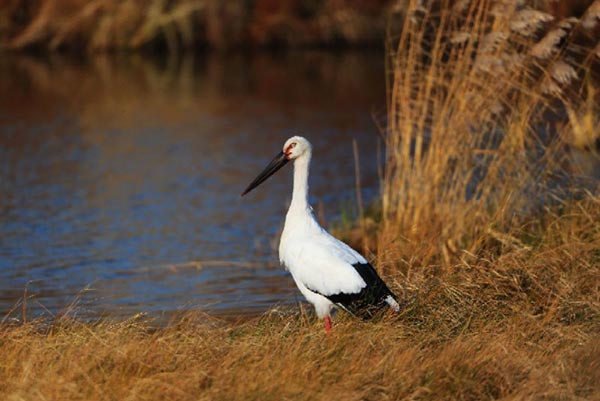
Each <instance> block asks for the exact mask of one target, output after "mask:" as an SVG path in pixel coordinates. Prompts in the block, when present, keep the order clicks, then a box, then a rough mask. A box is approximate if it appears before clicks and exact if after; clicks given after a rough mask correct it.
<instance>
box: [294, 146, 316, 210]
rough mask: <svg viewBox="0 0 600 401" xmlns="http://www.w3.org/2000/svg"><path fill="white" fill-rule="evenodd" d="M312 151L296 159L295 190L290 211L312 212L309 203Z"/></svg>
mask: <svg viewBox="0 0 600 401" xmlns="http://www.w3.org/2000/svg"><path fill="white" fill-rule="evenodd" d="M310 158H311V154H310V152H306V153H305V154H303V155H302V156H300V157H298V158H297V159H296V160H294V192H293V193H292V203H291V204H290V209H289V212H303V211H309V212H310V205H309V204H308V170H309V167H310Z"/></svg>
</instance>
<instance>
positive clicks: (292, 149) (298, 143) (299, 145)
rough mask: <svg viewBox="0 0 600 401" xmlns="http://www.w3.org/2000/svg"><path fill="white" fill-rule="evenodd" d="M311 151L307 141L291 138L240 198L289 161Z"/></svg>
mask: <svg viewBox="0 0 600 401" xmlns="http://www.w3.org/2000/svg"><path fill="white" fill-rule="evenodd" d="M311 151H312V145H311V144H310V142H308V140H307V139H306V138H304V137H301V136H293V137H291V138H290V139H288V140H287V141H285V144H284V145H283V151H281V152H279V153H278V154H277V156H275V158H273V160H271V162H270V163H269V164H268V165H267V167H265V169H264V170H263V171H262V172H261V173H260V174H259V175H258V176H257V177H256V178H255V179H254V181H252V182H251V183H250V185H248V187H247V188H246V189H245V190H244V192H242V196H244V195H246V194H247V193H248V192H250V191H252V190H253V189H254V188H256V187H257V186H259V185H260V184H262V183H263V182H264V181H266V180H267V178H269V177H270V176H272V175H273V174H275V172H276V171H277V170H279V169H280V168H282V167H283V166H285V165H286V164H287V162H289V161H290V160H295V159H297V158H299V157H301V156H303V155H309V156H310V153H311Z"/></svg>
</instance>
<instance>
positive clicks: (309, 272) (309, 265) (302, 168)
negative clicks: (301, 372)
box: [279, 137, 399, 318]
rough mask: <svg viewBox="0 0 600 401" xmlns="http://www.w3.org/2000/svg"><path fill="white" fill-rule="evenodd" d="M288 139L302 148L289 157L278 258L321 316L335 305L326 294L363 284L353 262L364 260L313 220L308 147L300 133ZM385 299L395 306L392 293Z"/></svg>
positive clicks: (351, 291)
mask: <svg viewBox="0 0 600 401" xmlns="http://www.w3.org/2000/svg"><path fill="white" fill-rule="evenodd" d="M292 140H295V141H296V142H300V141H302V142H303V145H304V146H305V147H306V148H305V149H304V150H303V152H302V153H301V154H300V155H299V156H297V157H296V158H294V159H293V160H294V190H293V195H292V201H291V204H290V207H289V210H288V212H287V215H286V219H285V226H284V229H283V233H282V234H281V241H280V243H279V259H280V261H281V263H282V264H283V265H284V266H285V267H286V268H287V269H288V270H289V272H290V273H291V275H292V277H293V278H294V281H295V282H296V285H297V286H298V288H299V289H300V292H302V295H304V297H305V298H306V299H307V300H308V301H309V302H310V303H311V304H313V305H314V307H315V310H316V313H317V316H318V317H319V318H325V317H328V316H329V314H330V312H331V309H332V308H333V307H334V306H335V305H336V304H334V303H333V302H332V301H331V300H330V299H328V298H327V296H332V295H335V294H357V293H359V292H361V290H363V289H364V288H365V287H366V286H367V283H366V282H365V280H364V279H363V278H362V277H361V275H360V274H359V272H358V271H357V270H356V269H355V267H354V266H353V265H356V264H367V263H368V262H367V260H366V259H365V258H364V257H363V256H362V255H361V254H359V253H358V252H356V251H355V250H354V249H352V248H350V247H349V246H348V245H346V244H345V243H343V242H341V241H339V240H338V239H336V238H334V237H333V236H332V235H331V234H329V233H328V232H327V231H326V230H324V229H323V228H322V227H321V226H320V225H319V223H318V222H317V221H316V219H315V217H314V215H313V212H312V208H311V207H310V205H309V203H308V173H309V168H310V161H311V156H312V147H311V145H310V143H309V142H308V141H307V140H305V139H304V138H302V137H294V138H291V139H290V140H288V142H290V141H292ZM288 142H286V146H288ZM284 149H285V147H284ZM385 301H386V302H387V303H388V304H389V305H390V307H392V308H393V309H395V310H398V309H399V306H398V303H397V302H396V301H395V299H394V298H393V297H392V296H388V297H387V298H386V300H385ZM340 306H341V305H340Z"/></svg>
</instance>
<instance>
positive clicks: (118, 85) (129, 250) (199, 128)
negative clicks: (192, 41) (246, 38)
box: [0, 52, 385, 318]
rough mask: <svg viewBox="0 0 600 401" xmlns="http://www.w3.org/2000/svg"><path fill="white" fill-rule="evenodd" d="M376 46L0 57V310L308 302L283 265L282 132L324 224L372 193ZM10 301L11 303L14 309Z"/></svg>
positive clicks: (99, 311) (224, 308)
mask: <svg viewBox="0 0 600 401" xmlns="http://www.w3.org/2000/svg"><path fill="white" fill-rule="evenodd" d="M384 86H385V83H384V72H383V55H382V54H380V53H370V52H367V53H354V52H352V53H341V54H328V53H322V52H297V53H294V52H292V53H287V54H284V55H270V54H261V55H253V56H231V57H221V56H216V55H215V56H207V57H204V56H190V57H182V58H173V59H161V60H157V59H148V58H144V57H142V56H127V57H125V56H111V57H107V56H104V57H90V58H82V59H68V58H64V57H50V58H35V57H8V56H3V57H2V59H1V60H0V93H1V96H0V190H1V191H2V197H1V198H0V222H1V225H0V318H2V317H19V318H20V316H21V311H20V309H17V310H14V309H15V307H18V303H19V300H20V298H22V297H23V295H24V291H25V289H27V295H28V296H29V297H31V298H30V299H28V302H27V307H28V313H29V315H30V316H36V315H38V316H39V315H46V316H52V315H53V314H57V313H60V312H61V311H64V310H65V309H66V308H68V307H69V306H70V305H71V304H75V305H76V307H75V308H74V311H73V313H74V314H76V315H77V316H80V317H83V318H90V317H97V316H110V317H122V316H131V315H133V314H135V313H137V312H148V313H150V314H151V315H153V316H158V317H161V316H162V317H165V316H169V315H170V314H171V313H172V312H174V311H180V310H187V309H200V310H205V311H207V312H209V313H213V314H218V315H235V314H253V313H260V312H263V311H265V310H267V309H269V308H270V307H272V306H273V305H276V304H290V303H296V302H298V301H300V300H301V296H300V294H299V293H298V291H297V290H296V289H295V286H294V283H293V281H292V280H291V278H290V277H289V276H288V274H287V273H286V272H285V271H284V270H283V269H282V268H281V267H280V266H279V263H278V261H277V252H276V249H277V243H278V235H279V232H280V230H281V229H282V224H283V220H284V215H285V211H286V207H287V204H288V202H289V200H290V194H291V170H292V169H291V168H286V169H285V170H286V171H285V172H281V173H280V174H278V175H276V176H275V177H273V178H272V179H271V180H269V181H268V182H267V183H265V184H263V186H261V188H259V189H258V190H256V191H254V192H253V193H252V194H250V195H248V196H247V197H245V198H240V192H241V191H242V190H243V189H244V188H245V186H246V185H247V184H248V183H249V182H250V180H251V179H252V178H254V176H255V175H256V174H257V173H258V172H260V170H261V169H262V168H263V167H264V165H265V164H266V163H267V162H268V161H269V160H270V159H271V158H272V156H274V155H275V153H277V152H279V151H280V149H281V146H282V144H283V142H284V141H285V139H286V138H287V137H289V136H291V135H292V134H297V133H301V134H303V135H305V136H307V137H308V138H309V139H310V140H311V141H312V142H313V144H314V146H315V156H314V159H313V160H314V162H313V168H312V175H311V191H312V203H313V205H315V206H316V205H320V208H322V210H323V214H324V216H325V217H326V219H327V220H328V221H331V220H333V219H336V218H339V216H340V213H341V211H342V210H351V211H352V210H353V208H352V206H351V205H353V204H354V198H355V192H354V191H355V189H354V158H353V152H352V140H353V139H355V140H356V141H357V142H358V144H359V149H360V158H361V173H362V183H363V191H364V195H365V196H366V197H370V196H373V195H374V194H375V193H376V191H377V189H378V176H377V143H378V138H379V137H378V130H377V129H376V127H375V123H374V122H373V116H374V115H375V116H378V115H379V116H381V115H382V113H383V110H384V104H385V88H384ZM19 308H20V307H19Z"/></svg>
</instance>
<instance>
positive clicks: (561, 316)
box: [0, 198, 600, 400]
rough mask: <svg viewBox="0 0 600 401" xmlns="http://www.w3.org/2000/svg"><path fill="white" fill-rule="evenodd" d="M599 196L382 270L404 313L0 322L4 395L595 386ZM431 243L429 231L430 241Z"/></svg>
mask: <svg viewBox="0 0 600 401" xmlns="http://www.w3.org/2000/svg"><path fill="white" fill-rule="evenodd" d="M598 221H600V199H597V198H596V199H593V198H590V199H587V200H582V201H578V202H573V203H572V204H571V205H569V206H568V207H566V208H565V209H564V210H562V212H561V215H554V216H547V221H546V224H545V226H544V227H539V228H538V230H536V234H537V235H539V237H538V238H537V240H536V241H535V243H532V244H531V245H530V246H529V247H526V248H521V249H513V250H511V251H507V252H504V253H503V254H502V255H501V256H495V255H493V254H492V255H487V256H486V255H482V256H480V257H479V258H475V259H473V260H472V261H470V262H468V261H463V262H460V263H457V264H455V265H453V266H452V268H451V269H446V270H445V271H444V272H439V271H438V269H437V268H436V266H435V265H430V266H419V267H418V268H417V267H415V268H414V269H411V270H409V271H408V273H407V274H406V276H404V277H400V276H396V277H395V279H394V278H392V277H388V279H389V280H390V281H391V283H392V286H393V287H394V289H395V290H396V291H398V292H401V293H402V295H403V297H404V298H405V299H406V300H407V303H406V305H405V309H404V311H403V312H402V313H400V314H399V315H398V316H390V315H386V316H384V317H382V318H381V319H380V320H378V321H371V322H363V321H361V320H357V319H354V318H351V317H349V316H347V315H345V314H342V313H340V314H339V315H338V316H337V317H336V318H335V322H334V329H333V331H332V333H331V334H329V335H327V334H325V332H324V330H323V327H322V323H321V322H317V321H316V320H315V319H314V318H313V317H312V316H310V315H307V314H304V313H294V314H282V313H277V312H273V313H271V314H267V315H265V316H264V317H262V318H260V319H257V320H253V321H250V322H243V323H227V322H222V321H218V320H216V319H212V318H208V317H206V316H203V315H200V314H197V315H188V316H186V317H184V318H182V319H180V320H177V321H174V322H173V323H171V324H169V325H168V326H167V327H163V328H158V329H156V328H152V325H151V324H150V323H147V322H143V321H141V320H140V319H131V320H130V321H126V322H120V323H115V322H110V321H102V322H98V323H81V322H77V321H73V320H69V319H67V318H64V319H58V320H56V321H55V322H50V323H47V324H44V323H41V322H33V323H28V324H24V325H15V326H7V325H4V326H0V355H1V358H0V399H3V400H44V399H53V400H128V399H132V400H133V399H135V400H159V399H170V400H202V399H206V400H283V399H291V400H321V399H323V400H325V399H332V398H334V399H344V400H386V399H413V400H441V399H445V400H451V399H460V400H483V399H504V400H509V399H510V400H532V399H533V400H578V399H579V400H594V399H596V400H598V399H600V338H599V337H598V333H599V332H600V252H599V249H600V227H599V224H598ZM424 246H427V245H424Z"/></svg>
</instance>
